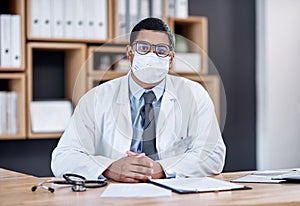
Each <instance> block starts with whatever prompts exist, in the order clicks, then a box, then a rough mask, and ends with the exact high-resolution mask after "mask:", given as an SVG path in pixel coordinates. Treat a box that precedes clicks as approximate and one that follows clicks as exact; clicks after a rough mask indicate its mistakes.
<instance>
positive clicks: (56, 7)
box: [50, 0, 65, 38]
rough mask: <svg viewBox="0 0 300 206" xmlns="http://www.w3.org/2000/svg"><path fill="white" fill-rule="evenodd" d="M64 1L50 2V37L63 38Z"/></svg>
mask: <svg viewBox="0 0 300 206" xmlns="http://www.w3.org/2000/svg"><path fill="white" fill-rule="evenodd" d="M64 6H65V5H64V1H62V0H51V20H50V25H51V37H54V38H62V37H63V36H64V26H63V24H64V10H65V9H64Z"/></svg>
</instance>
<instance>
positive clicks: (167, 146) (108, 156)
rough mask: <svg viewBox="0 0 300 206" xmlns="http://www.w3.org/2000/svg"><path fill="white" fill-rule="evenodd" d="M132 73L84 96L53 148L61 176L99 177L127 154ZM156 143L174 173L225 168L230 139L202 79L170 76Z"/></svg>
mask: <svg viewBox="0 0 300 206" xmlns="http://www.w3.org/2000/svg"><path fill="white" fill-rule="evenodd" d="M128 75H130V73H129V74H128ZM128 75H127V76H124V77H121V78H118V79H114V80H111V81H109V82H106V83H104V84H101V85H99V86H97V87H95V88H93V89H92V90H90V91H89V92H88V93H86V94H85V95H84V96H83V97H82V98H81V100H80V101H79V103H78V105H77V107H76V109H75V111H74V114H73V116H72V118H71V120H70V122H69V125H68V127H67V128H66V130H65V132H64V134H63V135H62V137H61V139H60V141H59V143H58V145H57V147H56V148H55V150H54V151H53V154H52V162H51V167H52V171H53V173H54V175H55V176H62V174H63V173H66V172H73V173H77V174H81V175H83V176H85V177H87V178H97V177H98V176H99V175H101V174H102V173H103V171H104V170H105V169H107V167H108V166H109V165H110V164H111V163H112V162H114V161H116V160H118V159H120V158H122V157H124V156H126V151H127V150H130V145H131V141H132V133H133V131H132V121H131V112H130V100H129V88H128ZM156 145H157V151H158V154H159V157H160V158H159V159H160V160H158V162H159V163H160V164H161V165H162V167H163V169H164V170H165V172H167V173H168V174H174V173H175V174H176V177H197V176H206V175H212V174H216V173H220V172H221V171H222V169H223V166H224V161H225V152H226V149H225V145H224V142H223V139H222V136H221V134H220V129H219V126H218V123H217V120H216V116H215V113H214V106H213V103H212V101H211V99H210V98H209V96H208V93H207V92H206V91H205V90H204V88H203V87H202V86H201V85H200V84H199V83H196V82H193V81H190V80H187V79H185V78H181V77H175V76H171V75H168V76H167V77H166V88H165V93H164V95H163V98H162V102H161V108H160V112H159V116H158V121H157V125H156Z"/></svg>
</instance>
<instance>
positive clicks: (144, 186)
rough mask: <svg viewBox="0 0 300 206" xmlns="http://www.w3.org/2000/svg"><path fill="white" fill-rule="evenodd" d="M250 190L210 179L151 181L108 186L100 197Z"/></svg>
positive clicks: (165, 195) (164, 195)
mask: <svg viewBox="0 0 300 206" xmlns="http://www.w3.org/2000/svg"><path fill="white" fill-rule="evenodd" d="M242 189H251V188H249V187H246V186H244V185H239V184H235V183H231V182H227V181H223V180H219V179H215V178H211V177H200V178H173V179H152V180H150V181H149V183H138V184H126V183H125V184H122V183H118V184H113V183H112V184H110V185H109V186H108V188H106V190H105V191H104V192H103V193H102V195H101V197H131V198H132V197H168V196H171V191H173V192H177V193H180V194H186V193H200V192H219V191H228V190H242Z"/></svg>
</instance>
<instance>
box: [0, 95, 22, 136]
mask: <svg viewBox="0 0 300 206" xmlns="http://www.w3.org/2000/svg"><path fill="white" fill-rule="evenodd" d="M0 111H1V112H0V135H7V134H8V135H14V134H17V132H18V121H17V93H16V92H15V91H11V92H4V91H0Z"/></svg>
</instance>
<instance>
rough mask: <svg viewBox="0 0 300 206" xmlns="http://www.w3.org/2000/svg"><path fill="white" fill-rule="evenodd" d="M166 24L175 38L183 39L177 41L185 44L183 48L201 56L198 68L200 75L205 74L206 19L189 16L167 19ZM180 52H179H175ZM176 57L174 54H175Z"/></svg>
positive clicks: (206, 61)
mask: <svg viewBox="0 0 300 206" xmlns="http://www.w3.org/2000/svg"><path fill="white" fill-rule="evenodd" d="M168 24H169V26H170V28H171V30H173V32H174V33H175V36H176V37H177V38H180V37H181V36H182V37H184V39H181V38H180V40H181V41H177V42H176V44H177V45H179V44H180V42H181V43H183V44H185V45H184V47H187V48H185V49H186V50H187V51H184V52H192V53H199V54H200V56H201V68H199V73H200V74H207V72H208V56H207V53H208V23H207V18H206V17H199V16H190V17H188V18H169V19H168ZM176 52H181V51H176ZM175 55H176V53H175Z"/></svg>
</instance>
